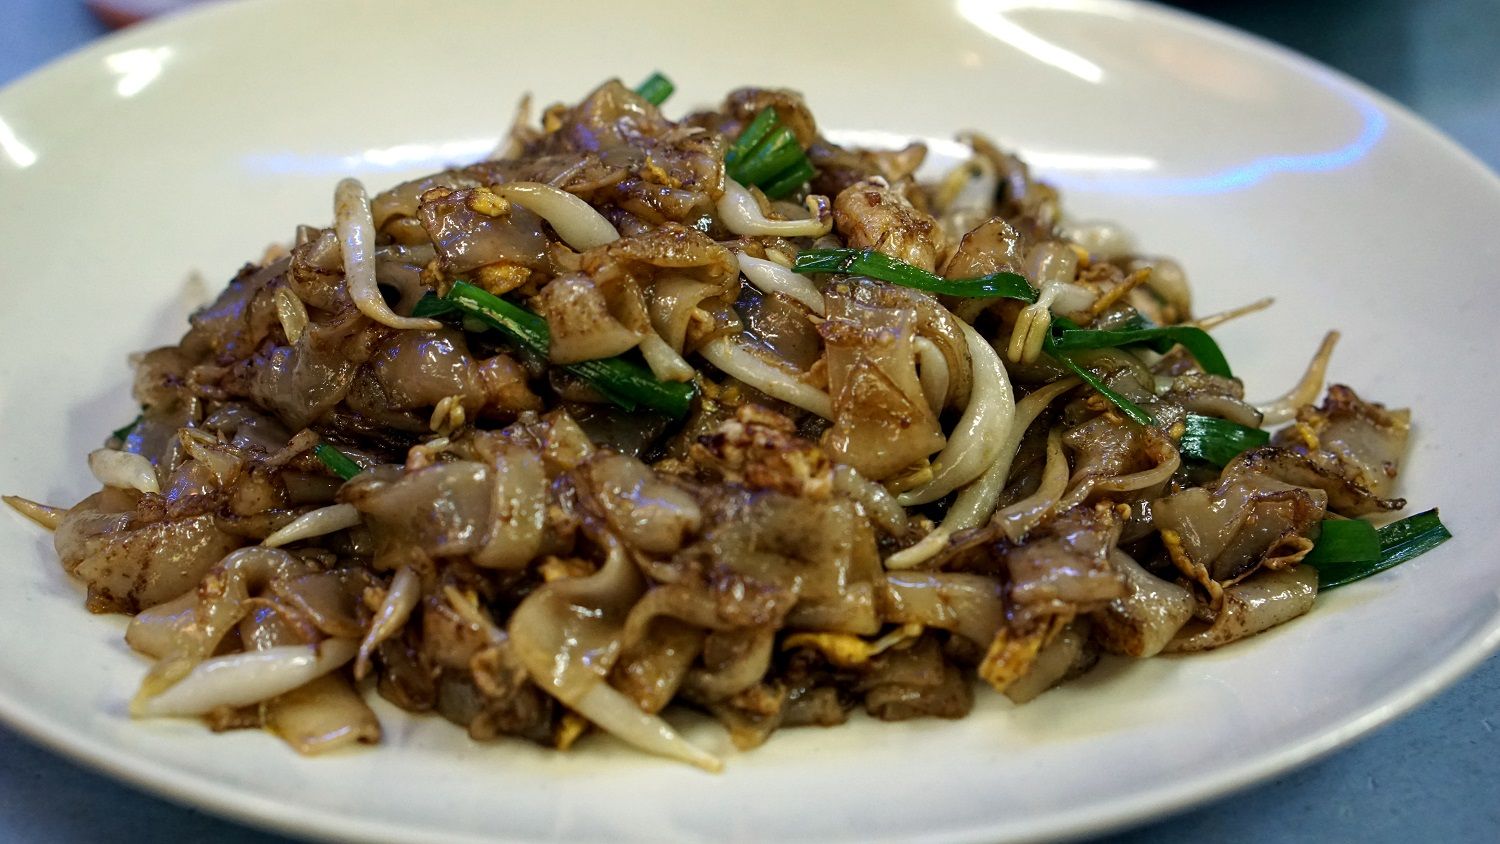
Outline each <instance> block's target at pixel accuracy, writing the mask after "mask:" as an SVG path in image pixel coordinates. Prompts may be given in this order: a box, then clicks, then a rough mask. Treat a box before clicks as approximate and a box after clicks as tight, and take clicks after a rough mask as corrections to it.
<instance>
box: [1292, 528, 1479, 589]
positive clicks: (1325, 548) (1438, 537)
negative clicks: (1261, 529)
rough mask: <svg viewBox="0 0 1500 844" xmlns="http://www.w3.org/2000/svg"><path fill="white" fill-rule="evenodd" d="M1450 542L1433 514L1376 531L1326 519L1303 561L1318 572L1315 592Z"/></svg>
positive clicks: (1370, 573)
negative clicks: (1314, 543)
mask: <svg viewBox="0 0 1500 844" xmlns="http://www.w3.org/2000/svg"><path fill="white" fill-rule="evenodd" d="M1452 538H1453V534H1451V533H1449V532H1448V528H1447V527H1445V526H1444V525H1443V522H1442V520H1441V519H1439V518H1438V511H1437V510H1427V511H1426V512H1422V513H1417V514H1416V515H1414V516H1407V517H1406V518H1404V519H1402V520H1400V521H1397V522H1391V523H1390V524H1388V525H1386V526H1385V527H1383V528H1380V529H1379V530H1376V529H1375V528H1374V527H1371V526H1370V524H1369V523H1368V522H1362V521H1359V520H1356V519H1337V520H1334V519H1330V520H1327V521H1325V522H1323V532H1322V533H1321V534H1320V535H1319V536H1318V542H1317V544H1316V545H1314V546H1313V549H1312V551H1310V552H1308V555H1307V556H1306V557H1304V558H1303V560H1302V562H1304V563H1307V564H1309V565H1311V566H1313V567H1314V568H1316V569H1317V570H1318V590H1319V591H1326V590H1329V589H1333V588H1335V587H1338V586H1343V585H1345V584H1347V583H1353V582H1354V581H1356V580H1363V579H1364V578H1366V577H1369V576H1370V575H1372V574H1378V573H1380V572H1383V571H1385V570H1386V569H1388V568H1392V567H1393V566H1398V565H1400V564H1402V563H1404V562H1406V561H1407V560H1410V559H1412V558H1413V557H1417V556H1419V555H1421V554H1425V553H1426V552H1428V551H1431V550H1432V549H1433V548H1436V547H1437V546H1439V545H1441V544H1443V543H1444V542H1447V541H1448V540H1449V539H1452Z"/></svg>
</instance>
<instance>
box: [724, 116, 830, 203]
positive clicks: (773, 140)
mask: <svg viewBox="0 0 1500 844" xmlns="http://www.w3.org/2000/svg"><path fill="white" fill-rule="evenodd" d="M724 164H725V168H726V172H727V173H728V174H729V178H731V179H734V180H735V181H736V182H739V183H740V184H742V185H755V186H756V187H758V188H760V189H761V193H764V194H765V195H766V196H768V197H770V198H771V199H780V198H782V197H784V196H787V195H789V194H791V193H792V192H793V191H795V190H797V188H800V187H802V185H804V184H806V183H807V181H808V180H809V179H811V178H812V177H813V176H814V175H815V174H816V171H815V170H814V169H813V166H812V162H810V161H808V160H807V153H806V151H804V150H803V149H802V145H801V144H799V143H797V135H796V133H795V132H793V131H792V130H791V129H789V128H787V127H786V126H783V125H781V121H780V120H779V119H778V118H777V117H776V109H774V108H772V107H770V106H766V107H765V108H763V109H761V110H760V112H759V113H757V114H756V115H755V118H754V119H753V120H751V121H750V124H749V125H747V126H746V127H745V129H744V131H742V132H740V136H739V138H738V139H736V140H735V142H734V145H733V146H731V147H730V148H729V152H727V153H725V155H724Z"/></svg>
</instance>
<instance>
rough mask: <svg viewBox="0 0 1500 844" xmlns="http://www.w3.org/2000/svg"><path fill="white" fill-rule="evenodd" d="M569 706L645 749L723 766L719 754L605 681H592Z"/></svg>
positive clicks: (712, 768) (706, 765)
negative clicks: (685, 737) (682, 734)
mask: <svg viewBox="0 0 1500 844" xmlns="http://www.w3.org/2000/svg"><path fill="white" fill-rule="evenodd" d="M571 706H572V707H573V710H574V711H576V712H577V713H578V714H579V715H582V716H583V717H585V718H587V719H589V720H590V721H592V722H594V723H595V724H597V725H598V726H599V727H600V728H601V729H603V730H604V731H605V732H607V733H609V734H611V735H614V736H617V737H619V738H621V739H622V740H624V741H627V742H629V743H630V744H632V745H634V746H636V747H638V748H640V749H641V750H644V751H646V752H648V753H655V754H656V755H658V756H665V757H666V758H668V759H676V760H678V761H680V762H687V763H688V764H690V765H696V766H698V767H700V768H702V769H704V770H705V771H712V772H714V773H718V772H719V771H722V770H723V769H724V762H723V760H721V759H719V757H717V756H714V755H713V754H711V753H709V752H708V751H706V750H703V749H702V748H700V747H698V746H697V745H695V744H693V743H691V742H689V741H688V740H687V739H684V738H683V737H682V736H680V735H678V734H677V731H676V730H673V729H672V727H671V725H669V724H668V723H667V722H666V721H663V720H662V719H661V718H658V717H657V716H655V715H651V714H648V713H646V712H643V711H642V710H641V708H640V707H639V706H637V705H636V704H635V701H633V700H631V699H630V698H628V697H626V696H625V695H623V694H621V693H620V692H618V691H616V690H615V689H614V687H613V686H610V685H609V684H608V683H604V682H598V683H591V684H590V685H589V688H588V690H587V691H585V692H584V693H583V694H582V695H580V696H579V698H578V699H577V700H575V701H573V702H572V704H571Z"/></svg>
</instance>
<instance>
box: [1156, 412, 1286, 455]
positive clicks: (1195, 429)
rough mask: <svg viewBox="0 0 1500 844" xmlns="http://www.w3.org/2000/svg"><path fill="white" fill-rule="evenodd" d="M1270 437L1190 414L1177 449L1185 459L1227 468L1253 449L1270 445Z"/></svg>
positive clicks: (1261, 432)
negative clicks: (1226, 466)
mask: <svg viewBox="0 0 1500 844" xmlns="http://www.w3.org/2000/svg"><path fill="white" fill-rule="evenodd" d="M1270 440H1271V435H1270V434H1269V433H1268V432H1266V431H1263V430H1261V429H1260V428H1247V427H1245V426H1244V425H1239V424H1236V423H1234V422H1230V421H1229V420H1227V419H1215V418H1214V417H1212V416H1200V415H1198V414H1196V413H1189V414H1188V415H1187V418H1186V419H1184V420H1183V431H1182V439H1181V440H1180V441H1179V442H1178V443H1177V448H1178V449H1179V450H1180V451H1181V452H1182V455H1183V456H1184V457H1192V458H1195V459H1197V460H1204V461H1207V462H1209V463H1212V464H1214V465H1215V466H1224V465H1226V464H1228V463H1229V461H1231V460H1233V459H1234V458H1236V457H1239V456H1240V455H1241V454H1243V453H1244V452H1246V451H1249V450H1250V449H1252V448H1259V447H1260V446H1263V445H1265V444H1266V443H1268V442H1270Z"/></svg>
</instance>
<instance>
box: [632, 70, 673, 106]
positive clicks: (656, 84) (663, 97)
mask: <svg viewBox="0 0 1500 844" xmlns="http://www.w3.org/2000/svg"><path fill="white" fill-rule="evenodd" d="M675 90H677V86H676V85H673V84H672V80H670V79H668V78H667V77H665V76H663V75H662V74H661V72H660V71H657V72H656V73H653V74H651V76H649V77H648V78H647V79H646V81H645V82H642V83H641V84H639V85H637V86H635V92H636V93H637V94H640V95H641V99H643V100H645V101H646V102H648V103H650V104H652V105H654V106H659V105H661V104H662V103H664V102H666V101H667V97H670V96H672V92H673V91H675Z"/></svg>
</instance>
